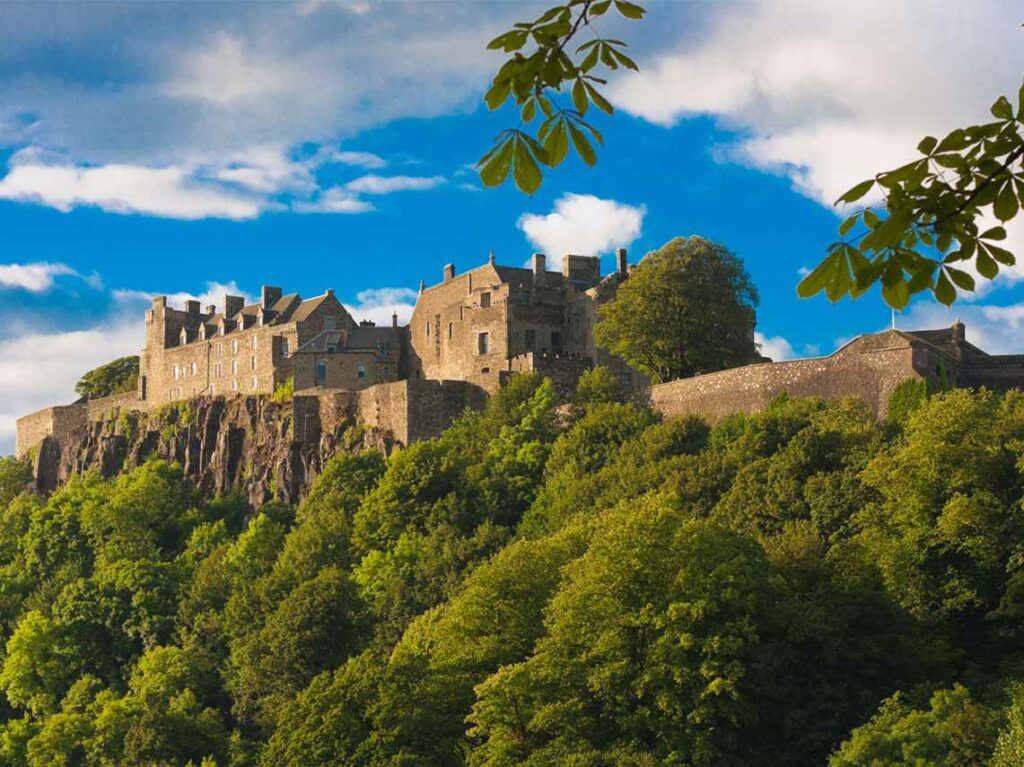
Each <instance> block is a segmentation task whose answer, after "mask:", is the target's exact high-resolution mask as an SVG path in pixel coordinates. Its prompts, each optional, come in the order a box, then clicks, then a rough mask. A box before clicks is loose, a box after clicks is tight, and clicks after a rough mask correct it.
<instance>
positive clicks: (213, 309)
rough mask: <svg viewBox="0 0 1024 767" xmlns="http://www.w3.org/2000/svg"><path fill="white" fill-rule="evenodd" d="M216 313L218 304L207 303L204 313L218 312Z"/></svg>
mask: <svg viewBox="0 0 1024 767" xmlns="http://www.w3.org/2000/svg"><path fill="white" fill-rule="evenodd" d="M216 313H217V307H216V306H214V305H213V304H207V305H206V311H205V312H204V314H216Z"/></svg>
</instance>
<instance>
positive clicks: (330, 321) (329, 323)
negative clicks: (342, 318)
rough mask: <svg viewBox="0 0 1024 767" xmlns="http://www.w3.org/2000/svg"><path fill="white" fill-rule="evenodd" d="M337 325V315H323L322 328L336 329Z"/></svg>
mask: <svg viewBox="0 0 1024 767" xmlns="http://www.w3.org/2000/svg"><path fill="white" fill-rule="evenodd" d="M337 326H338V318H337V317H324V330H336V329H337Z"/></svg>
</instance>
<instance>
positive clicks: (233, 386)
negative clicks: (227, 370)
mask: <svg viewBox="0 0 1024 767" xmlns="http://www.w3.org/2000/svg"><path fill="white" fill-rule="evenodd" d="M231 391H238V379H237V378H234V379H232V380H231Z"/></svg>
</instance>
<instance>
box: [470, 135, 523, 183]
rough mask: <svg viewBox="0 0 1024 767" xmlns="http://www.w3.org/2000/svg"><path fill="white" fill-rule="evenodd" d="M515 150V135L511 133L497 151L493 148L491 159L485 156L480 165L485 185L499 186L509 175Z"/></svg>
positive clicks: (481, 178)
mask: <svg viewBox="0 0 1024 767" xmlns="http://www.w3.org/2000/svg"><path fill="white" fill-rule="evenodd" d="M514 151H515V141H514V136H513V135H511V134H510V135H509V136H508V137H507V138H506V139H505V141H504V143H503V144H501V145H500V148H498V149H497V151H494V150H492V151H491V155H490V159H488V158H487V157H485V158H484V160H485V161H484V162H482V163H481V165H480V166H478V167H480V180H481V181H482V182H483V184H484V186H499V185H500V184H502V183H504V181H505V179H506V178H507V177H508V171H509V168H511V167H512V155H513V152H514Z"/></svg>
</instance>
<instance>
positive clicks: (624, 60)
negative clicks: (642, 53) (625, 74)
mask: <svg viewBox="0 0 1024 767" xmlns="http://www.w3.org/2000/svg"><path fill="white" fill-rule="evenodd" d="M611 51H612V55H613V56H614V57H615V59H616V61H618V62H619V63H620V64H622V66H624V67H625V68H626V69H632V70H633V71H634V72H639V71H640V67H638V66H637V65H636V62H635V61H633V59H631V58H630V57H629V56H627V55H626V54H625V53H623V52H622V51H617V50H615V49H614V48H612V49H611Z"/></svg>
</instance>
